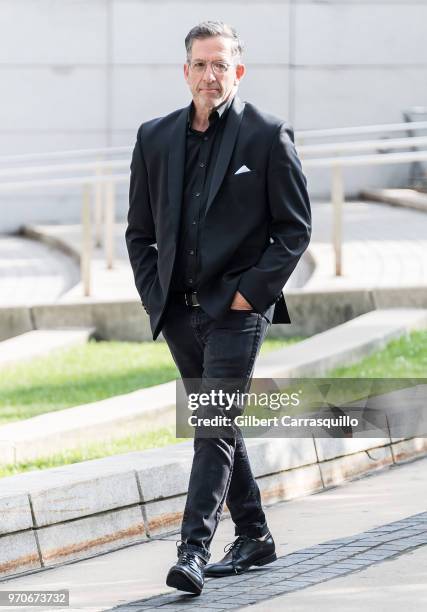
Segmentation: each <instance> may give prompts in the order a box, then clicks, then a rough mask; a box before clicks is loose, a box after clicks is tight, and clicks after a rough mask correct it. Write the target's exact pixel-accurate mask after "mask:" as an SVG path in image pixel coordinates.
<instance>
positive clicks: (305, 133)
mask: <svg viewBox="0 0 427 612" xmlns="http://www.w3.org/2000/svg"><path fill="white" fill-rule="evenodd" d="M408 129H414V130H427V121H414V122H409V123H408V122H406V123H384V124H378V125H360V126H354V127H344V128H326V129H322V130H302V131H299V132H297V133H296V136H297V140H299V141H301V140H303V139H305V138H328V137H330V136H349V135H353V134H356V135H357V134H378V133H379V132H406V131H407V130H408Z"/></svg>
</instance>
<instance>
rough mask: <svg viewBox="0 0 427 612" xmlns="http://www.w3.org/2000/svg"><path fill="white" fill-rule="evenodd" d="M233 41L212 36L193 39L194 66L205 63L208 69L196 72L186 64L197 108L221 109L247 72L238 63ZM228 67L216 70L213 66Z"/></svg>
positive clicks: (196, 70) (192, 62) (185, 71)
mask: <svg viewBox="0 0 427 612" xmlns="http://www.w3.org/2000/svg"><path fill="white" fill-rule="evenodd" d="M231 50H232V40H231V39H230V38H226V37H222V36H212V37H211V38H204V39H202V40H198V39H196V40H194V41H193V46H192V49H191V61H190V64H191V66H195V65H196V63H198V62H200V63H201V62H204V63H205V64H206V67H205V70H202V71H200V68H197V69H193V68H192V67H191V66H189V65H188V64H184V76H185V80H186V81H187V83H188V86H189V88H190V90H191V93H192V96H193V100H194V102H195V104H196V105H199V106H201V107H206V108H213V107H215V106H219V104H221V102H224V100H226V99H227V98H228V97H229V96H230V94H231V93H232V92H233V91H235V90H236V89H237V86H238V84H239V81H240V79H241V78H242V77H243V75H244V73H245V67H244V65H243V64H236V60H235V56H233V55H232V52H231ZM207 62H221V63H223V64H229V68H228V70H226V71H225V72H220V71H219V70H216V71H215V70H214V69H213V68H212V64H211V63H207Z"/></svg>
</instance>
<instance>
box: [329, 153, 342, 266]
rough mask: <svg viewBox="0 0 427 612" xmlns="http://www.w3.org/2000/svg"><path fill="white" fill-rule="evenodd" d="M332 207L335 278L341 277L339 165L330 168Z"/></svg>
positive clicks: (340, 169)
mask: <svg viewBox="0 0 427 612" xmlns="http://www.w3.org/2000/svg"><path fill="white" fill-rule="evenodd" d="M331 195H332V206H333V216H334V221H333V230H332V231H333V235H332V243H333V245H334V252H335V276H342V210H343V204H344V182H343V175H342V167H341V166H340V165H339V164H334V165H333V166H332V194H331Z"/></svg>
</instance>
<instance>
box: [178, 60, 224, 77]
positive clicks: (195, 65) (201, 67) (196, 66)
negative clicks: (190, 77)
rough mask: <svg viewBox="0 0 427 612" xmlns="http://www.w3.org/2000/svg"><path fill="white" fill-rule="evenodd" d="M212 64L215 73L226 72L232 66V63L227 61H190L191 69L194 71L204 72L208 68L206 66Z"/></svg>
mask: <svg viewBox="0 0 427 612" xmlns="http://www.w3.org/2000/svg"><path fill="white" fill-rule="evenodd" d="M208 64H210V65H211V66H212V70H213V71H214V73H215V74H224V73H225V72H227V70H228V69H229V68H230V66H231V65H232V64H227V62H203V61H201V60H196V61H194V62H188V65H189V66H190V68H191V70H193V71H194V72H199V73H202V74H203V73H204V71H205V70H206V66H207V65H208Z"/></svg>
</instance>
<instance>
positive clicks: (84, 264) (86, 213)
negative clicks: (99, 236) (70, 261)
mask: <svg viewBox="0 0 427 612" xmlns="http://www.w3.org/2000/svg"><path fill="white" fill-rule="evenodd" d="M90 196H91V193H90V184H88V183H85V184H84V185H83V203H82V252H81V257H80V273H81V279H82V283H83V295H84V296H85V297H89V296H90V280H91V279H90V260H91V252H92V231H91V218H90Z"/></svg>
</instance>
